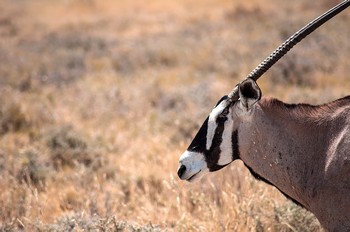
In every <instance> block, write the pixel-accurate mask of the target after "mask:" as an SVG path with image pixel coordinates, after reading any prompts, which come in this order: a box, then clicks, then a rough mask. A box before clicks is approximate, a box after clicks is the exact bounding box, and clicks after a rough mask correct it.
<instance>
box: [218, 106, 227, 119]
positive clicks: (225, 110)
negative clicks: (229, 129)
mask: <svg viewBox="0 0 350 232" xmlns="http://www.w3.org/2000/svg"><path fill="white" fill-rule="evenodd" d="M228 112H229V110H228V108H225V109H224V110H223V111H222V112H221V114H219V116H218V120H226V119H227V115H228Z"/></svg>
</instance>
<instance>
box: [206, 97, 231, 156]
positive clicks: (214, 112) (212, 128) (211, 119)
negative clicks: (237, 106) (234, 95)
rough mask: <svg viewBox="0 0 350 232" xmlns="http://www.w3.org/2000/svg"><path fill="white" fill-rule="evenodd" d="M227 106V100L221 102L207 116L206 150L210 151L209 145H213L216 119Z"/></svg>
mask: <svg viewBox="0 0 350 232" xmlns="http://www.w3.org/2000/svg"><path fill="white" fill-rule="evenodd" d="M227 105H228V103H227V100H223V101H222V102H220V104H219V105H217V106H216V107H215V108H214V109H213V110H212V111H211V113H210V115H209V120H208V131H207V144H206V148H207V150H209V149H210V147H211V145H212V143H213V139H214V135H215V129H216V127H217V124H216V119H217V117H218V116H219V115H220V114H221V113H222V111H223V110H224V109H225V108H226V107H227Z"/></svg>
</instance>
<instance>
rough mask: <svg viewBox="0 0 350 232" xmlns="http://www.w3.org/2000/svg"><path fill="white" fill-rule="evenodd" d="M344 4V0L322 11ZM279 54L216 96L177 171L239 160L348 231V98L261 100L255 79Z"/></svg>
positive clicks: (198, 171)
mask: <svg viewBox="0 0 350 232" xmlns="http://www.w3.org/2000/svg"><path fill="white" fill-rule="evenodd" d="M349 5H350V1H349V0H348V1H344V2H343V3H341V4H339V5H338V6H336V7H335V8H333V9H331V10H330V11H328V12H326V14H327V13H329V12H331V11H332V10H333V11H334V9H338V12H337V13H339V12H340V11H341V10H339V6H341V7H343V8H342V10H343V9H345V8H346V7H347V6H349ZM337 7H338V8H337ZM334 15H335V14H334ZM334 15H332V17H333V16H334ZM319 18H320V17H319ZM319 18H318V19H316V21H317V20H319ZM323 20H324V19H323ZM327 20H328V19H327ZM325 21H326V20H324V21H323V22H322V23H324V22H325ZM313 22H315V21H313ZM322 23H321V24H322ZM311 24H312V23H311ZM321 24H319V25H318V26H320V25H321ZM308 26H310V24H308V25H307V26H306V27H305V28H306V29H308V28H307V27H308ZM318 26H317V27H318ZM317 27H316V28H317ZM305 28H303V29H302V30H301V31H302V32H301V31H298V32H297V33H296V34H294V35H293V36H294V38H295V37H298V36H300V34H302V33H303V31H305ZM316 28H313V29H312V30H311V31H308V34H309V33H311V32H312V31H313V30H314V29H316ZM306 35H307V34H306ZM306 35H305V34H304V35H303V37H305V36H306ZM293 36H292V37H291V38H290V39H289V40H290V41H292V45H290V44H288V43H289V42H288V41H287V44H286V45H285V44H282V46H280V48H279V49H278V50H277V51H275V52H274V53H273V54H272V56H275V55H276V53H279V52H280V51H281V50H283V49H284V48H283V47H284V46H287V47H288V48H287V49H286V50H287V51H288V50H289V49H290V48H291V46H293V45H294V44H295V43H296V42H295V39H294V38H293ZM297 40H298V41H300V40H301V38H300V37H298V39H297ZM298 41H297V42H298ZM281 47H282V48H281ZM287 51H283V52H281V53H284V54H285V53H286V52H287ZM284 54H282V55H281V54H278V55H277V56H278V58H277V59H275V58H274V57H271V56H270V57H268V58H267V59H266V60H265V61H264V62H263V64H262V65H260V66H258V68H257V69H256V70H254V71H253V72H252V73H253V74H252V73H251V74H250V75H249V76H248V78H246V79H245V80H244V81H243V82H241V83H239V84H238V85H237V86H236V87H235V88H234V90H233V91H232V92H231V93H230V94H229V95H228V96H224V97H223V98H221V100H220V101H219V102H218V103H217V105H216V106H215V107H214V109H213V110H212V111H211V113H210V114H209V116H208V117H207V119H206V120H205V121H204V123H203V125H202V126H201V128H200V129H199V131H198V133H197V135H196V136H195V137H194V139H193V141H192V143H191V144H190V145H189V147H188V149H187V150H186V151H185V152H184V153H183V154H182V156H181V157H180V161H179V168H178V176H179V177H180V178H181V179H182V180H187V181H190V182H192V181H194V180H196V179H199V178H200V177H202V176H203V175H204V174H206V173H208V172H213V171H217V170H219V169H221V168H223V167H225V166H226V165H228V164H230V163H231V162H232V161H234V160H236V159H241V160H242V161H243V162H244V164H245V166H246V167H247V168H248V169H249V170H250V171H251V173H252V174H253V175H254V176H255V177H257V178H259V179H261V180H264V181H266V182H267V183H269V184H272V185H274V186H275V187H276V188H278V189H279V190H280V191H281V192H282V193H283V194H285V195H286V196H288V197H289V198H291V199H292V200H294V201H295V202H296V203H299V204H300V205H301V206H303V207H305V208H306V209H308V210H309V211H311V212H312V213H314V214H315V216H316V217H317V218H318V220H319V221H320V223H321V225H322V226H323V227H324V228H326V229H327V230H330V231H350V96H348V97H344V98H341V99H338V100H335V101H333V102H330V103H328V104H324V105H319V106H312V105H308V104H286V103H283V102H281V101H279V100H277V99H267V98H261V95H262V94H261V91H260V88H259V87H258V85H257V84H256V80H257V79H258V78H259V76H261V75H262V73H263V72H264V71H266V70H267V69H268V68H269V67H271V66H272V65H273V64H274V63H275V62H276V61H277V60H278V59H279V58H280V57H281V56H283V55H284ZM271 59H274V60H273V61H271ZM266 61H267V62H266ZM266 63H268V64H267V66H269V67H267V68H266V66H265V64H266ZM263 66H264V67H263ZM261 69H265V70H263V71H261ZM257 72H260V73H259V74H256V73H257Z"/></svg>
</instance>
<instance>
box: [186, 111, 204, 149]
mask: <svg viewBox="0 0 350 232" xmlns="http://www.w3.org/2000/svg"><path fill="white" fill-rule="evenodd" d="M208 121H209V117H207V119H206V120H205V121H204V123H203V125H202V126H201V128H200V129H199V131H198V132H197V134H196V136H195V137H194V139H193V140H192V142H191V144H190V146H189V147H188V148H187V150H188V151H193V152H199V153H205V151H206V144H207V131H208Z"/></svg>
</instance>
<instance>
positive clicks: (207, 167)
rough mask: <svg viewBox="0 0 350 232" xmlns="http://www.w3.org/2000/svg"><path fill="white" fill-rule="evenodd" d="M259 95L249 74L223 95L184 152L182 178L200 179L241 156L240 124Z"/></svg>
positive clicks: (247, 118)
mask: <svg viewBox="0 0 350 232" xmlns="http://www.w3.org/2000/svg"><path fill="white" fill-rule="evenodd" d="M260 98H261V91H260V88H259V87H258V85H257V84H256V82H255V81H254V80H253V79H250V78H247V79H246V80H244V81H243V82H241V83H240V84H238V85H237V86H236V88H235V89H234V91H233V92H232V93H231V94H229V95H228V96H223V97H222V98H221V99H220V100H219V102H218V103H217V104H216V106H215V107H214V109H213V110H212V111H211V113H210V114H209V116H208V117H207V119H206V120H205V121H204V123H203V125H202V126H201V128H200V129H199V131H198V132H197V135H196V136H195V137H194V139H193V141H192V142H191V144H190V145H189V147H188V148H187V150H186V151H185V152H184V153H183V154H182V155H181V157H180V161H179V168H178V172H177V173H178V176H179V177H180V178H181V179H182V180H187V181H193V180H197V179H199V178H200V177H202V176H203V175H204V174H205V173H208V172H214V171H217V170H219V169H221V168H223V167H225V166H226V165H228V164H230V163H231V162H232V161H234V160H236V159H238V158H239V150H238V127H239V125H240V123H242V122H244V121H246V120H249V116H250V115H251V114H252V113H253V112H254V109H255V104H256V103H257V102H258V101H259V100H260Z"/></svg>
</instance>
